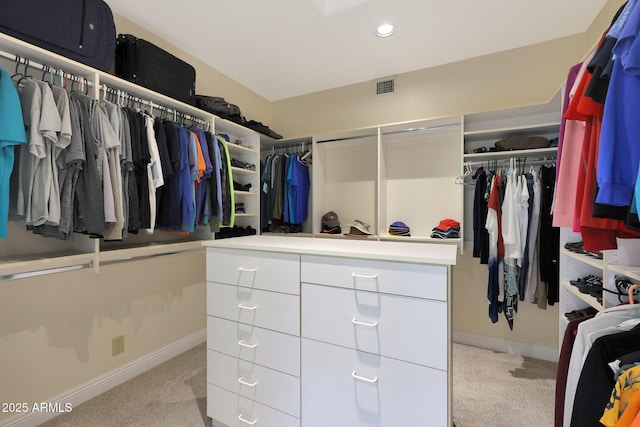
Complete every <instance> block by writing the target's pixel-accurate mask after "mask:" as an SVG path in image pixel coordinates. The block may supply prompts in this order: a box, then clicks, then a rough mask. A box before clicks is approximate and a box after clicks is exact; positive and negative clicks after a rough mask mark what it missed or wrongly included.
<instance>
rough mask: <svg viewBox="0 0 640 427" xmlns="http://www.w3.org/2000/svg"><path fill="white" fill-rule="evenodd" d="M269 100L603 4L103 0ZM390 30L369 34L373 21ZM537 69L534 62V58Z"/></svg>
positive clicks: (513, 35) (410, 63)
mask: <svg viewBox="0 0 640 427" xmlns="http://www.w3.org/2000/svg"><path fill="white" fill-rule="evenodd" d="M106 1H107V3H108V4H109V6H111V8H112V10H113V11H114V12H115V13H117V14H119V15H122V16H124V17H125V18H127V19H129V20H130V21H133V22H134V23H136V24H137V25H140V26H141V27H143V28H146V29H147V30H149V31H151V32H152V33H154V34H157V35H158V36H160V37H161V38H163V39H165V40H168V41H169V42H171V43H172V44H174V45H175V46H177V47H179V48H180V49H182V50H184V51H186V52H188V53H190V54H191V55H193V56H195V57H197V58H199V59H200V60H202V61H204V62H205V63H207V64H209V65H211V66H212V67H213V68H215V69H216V70H218V71H220V72H222V73H223V74H225V75H227V76H229V77H231V78H233V79H234V80H235V81H237V82H239V83H240V84H242V85H244V86H246V87H248V88H249V89H251V90H253V91H254V92H256V93H258V94H260V95H262V96H263V97H264V98H266V99H268V100H270V101H276V100H280V99H285V98H290V97H294V96H298V95H305V94H308V93H312V92H317V91H321V90H326V89H331V88H335V87H340V86H345V85H349V84H354V83H360V82H364V81H371V80H376V79H379V78H384V77H389V76H393V75H396V74H400V73H405V72H409V71H415V70H420V69H423V68H429V67H433V66H437V65H442V64H446V63H451V62H455V61H460V60H463V59H468V58H472V57H476V56H480V55H485V54H489V53H494V52H498V51H502V50H507V49H512V48H516V47H522V46H526V45H530V44H534V43H539V42H543V41H547V40H551V39H555V38H558V37H563V36H568V35H572V34H576V33H582V32H584V31H585V30H586V29H587V28H588V26H589V25H590V24H591V22H592V21H593V19H594V18H595V17H596V15H597V14H598V13H599V12H600V10H601V9H602V7H603V6H604V5H605V3H606V0H527V1H523V0H455V1H453V0H448V1H444V0H440V1H433V0H432V1H429V0H393V1H392V0H180V1H166V0H164V1H163V0H134V1H132V0H106ZM387 22H389V23H393V24H395V25H396V26H397V30H396V33H395V34H394V35H393V36H392V37H390V38H386V39H381V38H378V37H376V36H375V35H374V32H375V27H376V26H377V25H379V24H381V23H387ZM541 65H542V64H541Z"/></svg>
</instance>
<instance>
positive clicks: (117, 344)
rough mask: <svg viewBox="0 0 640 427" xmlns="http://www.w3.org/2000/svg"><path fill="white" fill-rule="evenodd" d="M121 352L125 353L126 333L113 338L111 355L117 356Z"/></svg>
mask: <svg viewBox="0 0 640 427" xmlns="http://www.w3.org/2000/svg"><path fill="white" fill-rule="evenodd" d="M120 353H124V335H120V336H119V337H115V338H114V339H112V340H111V355H112V356H115V355H116V354H120Z"/></svg>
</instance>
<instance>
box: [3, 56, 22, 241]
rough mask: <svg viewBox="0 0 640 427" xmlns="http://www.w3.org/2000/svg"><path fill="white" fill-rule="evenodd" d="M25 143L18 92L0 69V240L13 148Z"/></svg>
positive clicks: (4, 224)
mask: <svg viewBox="0 0 640 427" xmlns="http://www.w3.org/2000/svg"><path fill="white" fill-rule="evenodd" d="M26 143H27V134H26V132H25V130H24V120H23V117H22V108H21V107H20V99H19V98H18V92H17V90H16V87H15V86H14V84H13V81H12V80H11V75H10V74H9V73H8V72H7V71H6V70H4V69H2V68H0V238H5V237H7V221H8V215H9V180H10V179H11V172H12V171H13V151H14V146H16V145H18V144H26Z"/></svg>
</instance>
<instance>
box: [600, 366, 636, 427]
mask: <svg viewBox="0 0 640 427" xmlns="http://www.w3.org/2000/svg"><path fill="white" fill-rule="evenodd" d="M638 390H640V366H634V367H633V368H630V369H627V370H626V371H624V372H623V373H622V375H620V377H619V378H618V381H616V385H615V387H614V389H613V391H612V392H611V398H610V399H609V403H607V406H606V408H605V410H604V413H603V414H602V418H600V422H601V423H602V424H604V425H605V426H608V427H615V425H616V423H617V422H618V419H619V418H620V417H621V416H622V414H623V413H624V410H625V409H626V408H627V406H628V405H629V403H630V401H631V398H632V396H633V394H634V393H635V392H636V391H638Z"/></svg>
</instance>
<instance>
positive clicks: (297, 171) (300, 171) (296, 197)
mask: <svg viewBox="0 0 640 427" xmlns="http://www.w3.org/2000/svg"><path fill="white" fill-rule="evenodd" d="M288 181H289V183H290V185H291V190H292V191H293V202H292V204H293V212H294V221H292V223H294V224H302V223H303V222H305V221H306V220H307V216H308V210H309V189H310V188H311V180H310V177H309V166H308V165H306V164H304V163H302V162H301V161H300V155H299V154H296V155H295V158H294V160H293V161H292V164H291V174H290V176H289V177H288Z"/></svg>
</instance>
